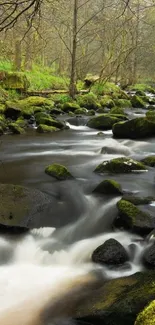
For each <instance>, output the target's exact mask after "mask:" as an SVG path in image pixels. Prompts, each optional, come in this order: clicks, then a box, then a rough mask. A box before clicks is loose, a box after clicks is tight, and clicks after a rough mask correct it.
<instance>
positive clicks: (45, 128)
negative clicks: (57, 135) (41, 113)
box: [37, 124, 60, 133]
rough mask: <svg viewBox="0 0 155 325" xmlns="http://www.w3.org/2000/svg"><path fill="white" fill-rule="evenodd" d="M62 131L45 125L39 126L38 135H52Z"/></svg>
mask: <svg viewBox="0 0 155 325" xmlns="http://www.w3.org/2000/svg"><path fill="white" fill-rule="evenodd" d="M59 130H60V129H58V128H56V127H54V126H49V125H45V124H39V126H38V127H37V132H38V133H52V132H55V131H59Z"/></svg>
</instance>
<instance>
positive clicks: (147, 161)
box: [141, 156, 155, 167]
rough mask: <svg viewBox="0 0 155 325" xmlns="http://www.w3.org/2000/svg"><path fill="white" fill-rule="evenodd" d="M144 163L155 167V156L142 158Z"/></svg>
mask: <svg viewBox="0 0 155 325" xmlns="http://www.w3.org/2000/svg"><path fill="white" fill-rule="evenodd" d="M141 162H142V163H143V164H144V165H147V166H149V167H155V156H148V157H146V158H144V159H142V160H141Z"/></svg>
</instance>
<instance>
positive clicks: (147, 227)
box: [117, 199, 154, 233]
mask: <svg viewBox="0 0 155 325" xmlns="http://www.w3.org/2000/svg"><path fill="white" fill-rule="evenodd" d="M117 207H118V211H119V216H120V218H121V220H122V221H123V225H124V226H125V227H127V228H129V229H132V230H133V231H136V232H142V233H143V232H147V233H149V232H150V231H151V230H152V229H153V228H154V225H153V221H152V219H151V217H150V215H149V214H148V213H145V212H143V211H141V210H140V209H139V208H137V206H135V205H134V204H132V203H131V202H129V201H125V200H123V199H122V200H120V201H119V202H118V203H117Z"/></svg>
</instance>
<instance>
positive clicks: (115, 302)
mask: <svg viewBox="0 0 155 325" xmlns="http://www.w3.org/2000/svg"><path fill="white" fill-rule="evenodd" d="M154 299H155V272H153V271H150V272H147V273H136V274H134V275H132V276H129V277H125V278H119V279H113V280H110V281H106V282H104V283H103V284H101V285H100V287H99V288H97V289H95V290H93V291H92V294H90V295H89V299H86V300H85V301H84V302H82V304H81V306H79V307H78V309H77V310H76V317H77V318H78V320H79V321H80V323H82V321H83V322H84V323H89V324H92V325H97V324H104V325H124V324H126V325H133V324H134V322H135V320H136V318H137V315H138V313H140V312H141V311H142V310H143V309H144V307H145V306H147V305H148V303H149V302H151V301H152V300H154ZM136 325H154V324H149V323H148V324H147V323H146V324H143V323H138V324H136Z"/></svg>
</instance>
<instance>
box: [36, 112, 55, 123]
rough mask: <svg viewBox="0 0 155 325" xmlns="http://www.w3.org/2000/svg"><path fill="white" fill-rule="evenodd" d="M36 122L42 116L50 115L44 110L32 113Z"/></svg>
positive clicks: (47, 116) (48, 116)
mask: <svg viewBox="0 0 155 325" xmlns="http://www.w3.org/2000/svg"><path fill="white" fill-rule="evenodd" d="M34 117H35V120H36V122H37V123H38V124H39V122H40V119H42V118H51V116H50V115H49V114H48V113H46V112H37V113H35V114H34Z"/></svg>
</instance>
